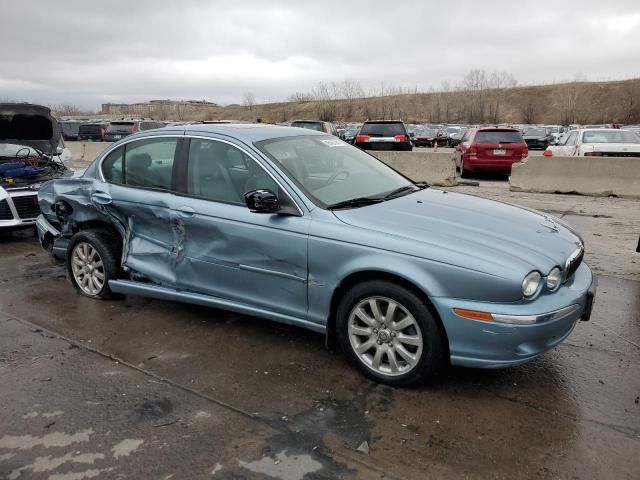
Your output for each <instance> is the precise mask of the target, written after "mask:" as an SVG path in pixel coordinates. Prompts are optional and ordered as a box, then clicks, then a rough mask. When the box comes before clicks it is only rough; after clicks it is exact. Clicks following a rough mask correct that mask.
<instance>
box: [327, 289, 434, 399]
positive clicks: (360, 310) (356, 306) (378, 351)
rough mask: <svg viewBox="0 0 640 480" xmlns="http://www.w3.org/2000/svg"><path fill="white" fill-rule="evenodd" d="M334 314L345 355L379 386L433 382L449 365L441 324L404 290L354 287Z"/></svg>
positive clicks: (404, 385) (424, 306)
mask: <svg viewBox="0 0 640 480" xmlns="http://www.w3.org/2000/svg"><path fill="white" fill-rule="evenodd" d="M336 313H337V316H336V332H337V336H338V341H339V343H340V346H341V348H342V351H343V352H344V353H345V354H346V355H347V356H348V357H349V359H350V360H351V361H352V362H353V363H355V365H356V366H357V367H358V368H359V369H360V371H361V372H362V373H363V374H364V375H366V376H367V377H369V378H371V379H372V380H374V381H376V382H380V383H385V384H387V385H394V386H403V387H407V386H414V385H419V384H422V383H426V382H429V381H433V380H435V379H436V378H437V377H438V376H439V374H440V372H441V371H442V370H443V368H444V366H445V365H446V360H445V357H446V355H445V351H446V350H445V348H444V345H443V340H442V335H441V332H440V328H439V326H438V322H437V321H436V319H435V318H434V316H433V314H432V313H431V311H430V310H429V308H428V307H427V305H425V303H424V301H422V299H421V298H419V296H418V295H416V294H415V293H413V292H412V291H411V290H407V289H406V288H405V287H402V286H400V285H397V284H395V283H391V282H387V281H382V280H374V281H369V282H364V283H361V284H358V285H355V286H354V287H353V288H351V290H349V291H348V292H347V293H346V294H345V296H344V297H343V298H342V300H341V301H340V303H339V305H338V309H337V312H336Z"/></svg>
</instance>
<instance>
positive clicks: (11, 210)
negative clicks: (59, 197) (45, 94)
mask: <svg viewBox="0 0 640 480" xmlns="http://www.w3.org/2000/svg"><path fill="white" fill-rule="evenodd" d="M61 135H62V133H61V129H60V125H59V124H58V122H57V121H56V119H55V118H53V117H52V116H51V111H50V110H49V109H48V108H47V107H43V106H41V105H33V104H28V103H2V104H0V230H5V229H18V228H24V227H31V226H33V225H34V224H35V221H36V217H37V216H38V214H39V213H40V208H39V207H38V189H39V188H40V185H42V183H43V182H46V181H48V180H52V179H54V178H58V177H62V176H65V175H71V173H72V171H71V170H69V169H67V168H66V167H65V165H64V163H63V162H62V160H61V159H60V155H61V154H62V148H61V147H59V145H60V137H61Z"/></svg>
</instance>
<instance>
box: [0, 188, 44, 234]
mask: <svg viewBox="0 0 640 480" xmlns="http://www.w3.org/2000/svg"><path fill="white" fill-rule="evenodd" d="M39 213H40V208H39V207H38V194H37V192H35V191H33V190H29V189H19V190H5V189H4V188H0V230H5V229H6V230H13V229H19V228H26V227H31V226H33V225H34V224H35V223H36V217H37V216H38V214H39Z"/></svg>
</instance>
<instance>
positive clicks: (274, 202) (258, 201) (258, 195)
mask: <svg viewBox="0 0 640 480" xmlns="http://www.w3.org/2000/svg"><path fill="white" fill-rule="evenodd" d="M244 203H245V204H246V205H247V208H248V209H249V210H251V211H252V212H254V213H277V212H278V211H279V210H280V201H279V200H278V196H277V195H276V194H275V193H273V192H272V191H271V190H264V189H260V190H252V191H250V192H247V193H245V194H244Z"/></svg>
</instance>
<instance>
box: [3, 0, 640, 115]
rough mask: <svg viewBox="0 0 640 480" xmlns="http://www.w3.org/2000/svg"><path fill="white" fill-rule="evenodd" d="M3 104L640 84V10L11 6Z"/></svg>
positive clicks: (373, 3) (562, 5) (623, 1)
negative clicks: (350, 84) (487, 79)
mask: <svg viewBox="0 0 640 480" xmlns="http://www.w3.org/2000/svg"><path fill="white" fill-rule="evenodd" d="M0 42H1V45H2V48H0V98H12V99H15V100H28V101H35V102H43V103H61V102H71V103H75V104H79V105H82V106H87V107H92V108H95V107H97V106H98V105H99V104H100V103H102V102H105V101H116V102H117V101H139V100H148V99H151V98H168V97H172V98H206V99H208V100H212V101H216V102H221V103H229V102H239V101H240V99H241V98H242V94H243V92H245V91H248V90H250V91H253V92H254V93H255V95H256V97H257V99H258V100H259V101H267V100H281V99H285V98H286V97H287V96H288V95H290V94H291V93H293V92H295V91H308V90H311V89H312V88H313V87H314V85H315V84H316V83H317V82H318V81H332V80H336V81H339V80H342V79H344V78H352V79H356V80H359V81H360V82H361V84H362V85H363V86H364V87H365V89H369V88H372V87H377V86H379V85H381V84H384V85H386V86H402V87H410V88H413V87H418V88H419V89H428V88H429V87H431V86H433V87H438V86H440V85H441V84H442V82H443V81H447V80H448V81H450V82H451V83H454V84H455V83H456V82H458V81H459V80H460V79H461V78H462V76H463V75H464V74H465V73H466V72H467V71H468V70H469V69H471V68H483V69H486V70H505V71H508V72H510V73H511V74H513V75H514V76H515V77H516V79H518V81H519V82H520V83H525V84H531V83H546V82H553V81H561V80H569V79H572V78H573V77H574V76H575V75H576V74H578V73H581V74H582V75H585V76H586V77H587V78H589V79H593V80H598V79H615V78H626V77H630V76H638V75H639V74H640V72H639V71H638V69H639V68H640V67H639V66H640V49H639V48H638V47H637V46H638V45H639V44H640V4H639V3H638V2H637V0H629V1H627V0H619V1H616V2H602V1H594V0H582V1H565V2H557V1H556V2H551V1H536V2H527V1H520V2H518V1H516V2H514V1H492V2H478V1H467V0H458V1H456V2H451V3H446V2H438V3H437V5H434V3H433V2H425V1H419V0H418V1H403V2H390V1H388V0H383V1H377V0H369V1H360V0H352V1H347V2H345V1H340V2H339V1H333V0H325V1H322V2H317V1H314V2H287V1H275V0H273V1H269V2H265V1H253V0H248V1H242V0H239V1H235V2H232V1H215V2H214V1H210V2H203V1H196V0H182V1H180V2H176V1H163V0H155V1H151V0H138V1H136V2H126V3H125V2H116V1H113V0H112V1H111V2H76V1H71V0H69V1H67V0H58V1H56V2H50V1H44V0H42V1H22V2H4V3H3V6H2V28H1V29H0Z"/></svg>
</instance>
